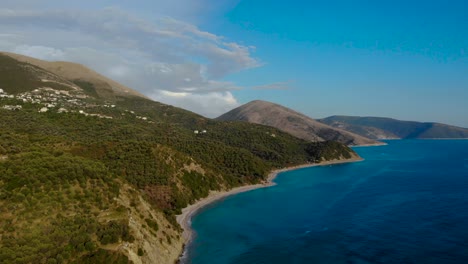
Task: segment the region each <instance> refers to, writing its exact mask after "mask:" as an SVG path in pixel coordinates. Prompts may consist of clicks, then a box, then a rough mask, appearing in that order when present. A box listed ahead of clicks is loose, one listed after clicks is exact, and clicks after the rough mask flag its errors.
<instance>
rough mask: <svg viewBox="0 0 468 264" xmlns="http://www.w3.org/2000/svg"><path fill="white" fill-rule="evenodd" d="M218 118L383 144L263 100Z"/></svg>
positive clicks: (306, 135)
mask: <svg viewBox="0 0 468 264" xmlns="http://www.w3.org/2000/svg"><path fill="white" fill-rule="evenodd" d="M216 119H217V120H224V121H246V122H250V123H255V124H262V125H266V126H272V127H275V128H278V129H279V130H282V131H284V132H287V133H289V134H291V135H294V136H296V137H298V138H301V139H305V140H308V141H313V142H317V141H326V140H333V141H338V142H340V143H343V144H346V145H351V146H354V145H379V144H382V143H381V142H378V141H376V140H373V139H369V138H366V137H363V136H360V135H358V134H355V133H352V132H348V131H345V130H343V129H340V128H335V127H331V126H328V125H326V124H323V123H320V122H318V121H316V120H314V119H312V118H310V117H308V116H306V115H304V114H301V113H298V112H296V111H294V110H292V109H289V108H286V107H284V106H281V105H278V104H274V103H271V102H266V101H260V100H256V101H252V102H249V103H247V104H244V105H242V106H239V107H237V108H235V109H233V110H231V111H229V112H227V113H225V114H223V115H221V116H219V117H218V118H216Z"/></svg>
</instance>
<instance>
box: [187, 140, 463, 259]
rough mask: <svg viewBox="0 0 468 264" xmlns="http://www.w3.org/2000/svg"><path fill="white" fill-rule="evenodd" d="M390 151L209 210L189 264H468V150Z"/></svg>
mask: <svg viewBox="0 0 468 264" xmlns="http://www.w3.org/2000/svg"><path fill="white" fill-rule="evenodd" d="M388 143H389V145H387V146H379V147H362V148H355V150H356V151H357V152H358V153H359V154H360V155H361V156H362V157H363V158H365V161H363V162H358V163H351V164H342V165H333V166H324V167H312V168H306V169H300V170H295V171H290V172H285V173H282V174H280V175H279V176H278V178H277V179H276V180H275V181H276V182H277V183H278V185H276V186H274V187H270V188H263V189H257V190H254V191H250V192H247V193H241V194H237V195H234V196H231V197H228V198H226V199H224V200H223V201H220V202H217V203H215V204H213V205H210V206H209V207H207V208H206V209H205V210H203V211H202V212H201V213H199V214H198V215H197V216H196V217H195V218H194V219H193V220H192V226H193V228H194V230H195V231H196V233H197V235H196V237H195V239H194V242H193V244H192V245H191V246H190V247H189V253H188V254H189V258H190V263H197V264H198V263H236V264H237V263H468V141H467V140H401V141H400V140H396V141H388Z"/></svg>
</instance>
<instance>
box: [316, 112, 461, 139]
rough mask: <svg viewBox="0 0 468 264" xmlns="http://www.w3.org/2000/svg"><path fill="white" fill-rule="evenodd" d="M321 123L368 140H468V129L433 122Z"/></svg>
mask: <svg viewBox="0 0 468 264" xmlns="http://www.w3.org/2000/svg"><path fill="white" fill-rule="evenodd" d="M319 121H320V122H322V123H324V124H327V125H330V126H333V127H336V128H340V129H344V130H347V131H350V132H353V133H356V134H359V135H362V136H365V137H368V138H373V139H390V138H402V139H409V138H426V139H429V138H433V139H438V138H439V139H447V138H468V129H466V128H462V127H456V126H450V125H445V124H440V123H432V122H424V123H423V122H414V121H401V120H396V119H392V118H384V117H358V116H331V117H327V118H324V119H320V120H319Z"/></svg>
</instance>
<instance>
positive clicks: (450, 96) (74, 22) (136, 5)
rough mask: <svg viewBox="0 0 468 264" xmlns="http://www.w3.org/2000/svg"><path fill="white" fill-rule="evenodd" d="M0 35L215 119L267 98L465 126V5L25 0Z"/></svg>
mask: <svg viewBox="0 0 468 264" xmlns="http://www.w3.org/2000/svg"><path fill="white" fill-rule="evenodd" d="M0 32H2V34H0V49H2V50H9V51H14V52H18V53H23V54H26V55H31V56H35V57H40V58H43V59H48V60H73V61H77V62H80V63H83V64H86V65H87V66H90V67H92V68H94V69H96V70H98V71H99V72H101V73H103V74H105V75H108V76H109V77H111V78H114V79H116V80H118V81H120V82H123V83H124V84H126V85H128V86H130V87H132V88H134V89H137V90H139V91H141V92H143V93H145V94H147V95H148V96H150V97H152V98H154V99H155V100H159V101H162V102H166V103H170V104H174V105H177V106H181V107H185V108H188V109H190V110H192V111H195V112H198V113H201V114H203V115H206V116H210V117H214V116H216V115H218V114H220V113H222V112H224V111H227V110H229V109H232V108H233V107H236V106H238V105H240V104H242V103H246V102H248V101H250V100H254V99H262V100H269V101H273V102H276V103H280V104H283V105H286V106H288V107H291V108H293V109H296V110H298V111H300V112H303V113H305V114H307V115H309V116H311V117H314V118H319V117H326V116H329V115H335V114H342V115H361V116H386V117H394V118H399V119H404V120H418V121H437V122H444V123H449V124H454V125H459V126H464V127H468V103H466V101H467V99H468V3H467V2H466V1H439V0H437V1H400V0H396V1H297V0H290V1H267V0H249V1H247V0H245V1H239V0H220V1H209V0H174V1H162V0H155V1H129V0H120V1H80V2H75V3H72V2H70V1H52V0H49V1H47V0H45V1H40V3H38V1H32V0H16V1H6V3H4V4H2V9H0Z"/></svg>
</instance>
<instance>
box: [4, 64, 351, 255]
mask: <svg viewBox="0 0 468 264" xmlns="http://www.w3.org/2000/svg"><path fill="white" fill-rule="evenodd" d="M7 62H8V63H13V64H14V63H15V62H14V61H10V60H7ZM20 66H21V67H19V68H17V69H16V70H17V71H21V69H22V67H23V66H24V65H20ZM0 69H1V65H0ZM21 74H23V73H21V72H20V73H18V75H21ZM5 75H6V72H3V71H1V70H0V88H1V87H2V82H4V81H5V80H8V81H9V84H8V87H9V88H8V90H7V89H4V90H5V91H8V92H7V93H0V95H3V96H1V97H0V234H1V235H0V263H127V262H129V261H130V260H129V258H128V252H130V251H132V250H133V251H135V254H138V256H143V257H144V256H145V254H147V253H146V251H145V250H143V246H142V245H143V244H144V243H141V242H139V243H136V242H137V241H136V240H141V239H143V240H144V239H147V238H145V236H143V237H142V236H140V235H138V236H137V234H136V232H135V228H136V227H141V228H144V229H146V230H147V231H145V232H146V233H145V234H150V235H151V236H154V237H156V238H157V239H158V241H159V242H158V243H160V244H161V245H163V244H164V245H170V244H172V243H174V241H175V240H179V239H180V236H179V234H180V231H181V230H180V227H179V225H178V224H177V223H176V221H175V215H176V214H178V213H180V212H181V209H182V208H183V207H185V206H187V205H188V204H189V203H192V202H194V201H196V200H197V199H200V198H202V197H205V196H207V195H208V193H209V191H210V190H219V189H228V188H231V187H234V186H239V185H244V184H251V183H258V182H260V181H262V180H264V179H265V177H266V176H267V173H268V172H269V171H270V170H271V169H273V168H279V167H284V166H289V165H297V164H303V163H308V162H316V161H320V160H322V159H340V158H348V157H350V155H351V153H352V150H350V149H349V148H348V147H346V146H344V145H342V144H339V143H335V142H320V143H308V142H305V141H303V140H300V139H297V138H295V137H293V136H290V135H289V134H286V133H283V132H281V131H279V130H277V129H274V128H271V127H266V126H261V125H253V124H248V123H243V122H219V121H214V120H210V119H206V118H204V117H202V116H199V115H196V114H194V113H191V112H188V111H186V110H183V109H179V108H175V107H172V106H168V105H164V104H161V103H158V102H153V101H151V100H148V99H145V98H140V97H134V96H128V97H122V96H118V95H115V94H112V90H109V91H107V92H106V93H105V92H103V91H100V90H99V91H98V90H97V89H96V88H95V86H94V85H93V84H91V83H87V82H82V81H77V80H59V77H57V78H58V79H57V80H59V81H60V82H63V81H67V82H68V81H70V83H72V82H73V83H74V85H76V86H77V87H79V88H76V87H75V88H73V89H71V90H69V91H68V92H62V91H63V89H61V88H60V87H50V86H47V85H45V84H44V83H40V85H37V83H34V82H31V83H28V85H31V87H29V86H21V88H20V89H19V90H15V81H14V79H11V78H10V77H6V76H5ZM36 81H37V80H36ZM39 82H42V81H39ZM67 85H68V83H67ZM44 86H45V88H44ZM67 87H68V86H67ZM37 89H38V90H37ZM34 90H36V91H34ZM11 94H14V96H13V97H12V96H10V95H11ZM44 108H46V109H45V110H44ZM195 130H198V131H199V133H198V134H196V133H195V132H194V131H195ZM146 203H148V204H149V205H150V207H151V208H150V209H151V210H150V209H148V208H146V209H145V206H144V205H145V204H146ZM152 210H154V212H153V211H152ZM150 211H151V212H150ZM159 213H160V214H162V215H163V216H164V217H163V219H161V218H157V217H155V215H157V214H159ZM134 241H135V242H134ZM133 244H134V245H141V247H140V246H139V247H138V248H132V245H133Z"/></svg>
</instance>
